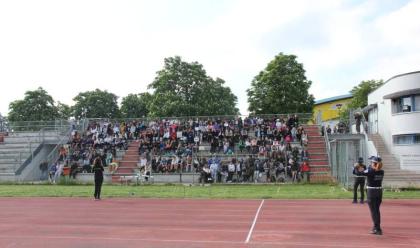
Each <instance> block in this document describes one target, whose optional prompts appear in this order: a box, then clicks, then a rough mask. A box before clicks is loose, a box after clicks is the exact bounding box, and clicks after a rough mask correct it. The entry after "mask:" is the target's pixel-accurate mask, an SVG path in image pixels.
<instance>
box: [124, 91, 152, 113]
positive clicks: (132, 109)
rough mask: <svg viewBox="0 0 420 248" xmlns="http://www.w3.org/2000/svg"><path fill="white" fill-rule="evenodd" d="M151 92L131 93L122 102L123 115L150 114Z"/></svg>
mask: <svg viewBox="0 0 420 248" xmlns="http://www.w3.org/2000/svg"><path fill="white" fill-rule="evenodd" d="M151 97H152V95H150V94H149V93H147V92H146V93H140V94H129V95H128V96H126V97H124V98H123V99H122V102H121V115H122V117H124V118H138V117H146V116H147V115H148V114H149V106H148V105H149V103H150V100H151Z"/></svg>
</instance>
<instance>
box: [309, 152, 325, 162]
mask: <svg viewBox="0 0 420 248" xmlns="http://www.w3.org/2000/svg"><path fill="white" fill-rule="evenodd" d="M312 159H325V160H326V159H328V155H327V154H326V153H314V154H309V160H312Z"/></svg>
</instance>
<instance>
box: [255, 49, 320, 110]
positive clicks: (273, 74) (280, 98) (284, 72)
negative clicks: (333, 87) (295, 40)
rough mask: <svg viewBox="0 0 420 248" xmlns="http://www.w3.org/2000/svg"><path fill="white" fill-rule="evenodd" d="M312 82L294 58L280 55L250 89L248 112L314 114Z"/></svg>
mask: <svg viewBox="0 0 420 248" xmlns="http://www.w3.org/2000/svg"><path fill="white" fill-rule="evenodd" d="M311 84H312V82H311V81H309V80H307V79H306V76H305V70H304V69H303V65H302V64H300V63H298V62H297V61H296V56H295V55H285V54H283V53H280V54H279V55H277V56H276V57H275V58H274V60H272V61H271V62H270V63H268V65H267V67H266V68H265V69H264V71H261V72H260V73H259V74H258V75H257V76H255V78H254V80H253V81H252V83H251V88H250V89H248V90H247V93H248V103H249V111H250V112H251V113H254V114H281V113H311V112H312V107H313V104H314V97H313V96H312V95H310V94H309V93H308V90H309V87H310V86H311Z"/></svg>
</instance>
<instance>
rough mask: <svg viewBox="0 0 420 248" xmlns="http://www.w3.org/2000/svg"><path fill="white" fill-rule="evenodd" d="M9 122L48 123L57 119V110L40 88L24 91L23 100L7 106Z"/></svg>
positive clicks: (51, 99) (52, 101)
mask: <svg viewBox="0 0 420 248" xmlns="http://www.w3.org/2000/svg"><path fill="white" fill-rule="evenodd" d="M9 110H10V111H9V115H8V118H9V120H10V121H48V120H55V119H56V118H59V110H58V108H57V106H55V105H54V99H53V98H52V96H50V95H49V94H48V93H47V91H45V90H44V89H43V88H42V87H39V88H38V89H37V90H34V91H26V92H25V97H24V99H23V100H16V101H13V102H11V103H10V104H9Z"/></svg>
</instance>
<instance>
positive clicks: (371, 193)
mask: <svg viewBox="0 0 420 248" xmlns="http://www.w3.org/2000/svg"><path fill="white" fill-rule="evenodd" d="M369 159H370V160H371V162H372V163H371V166H369V168H368V169H367V170H365V171H362V172H358V173H357V175H363V176H366V177H367V202H368V205H369V210H370V215H371V217H372V221H373V229H372V232H371V234H376V235H382V229H381V212H380V211H379V207H380V206H381V203H382V180H383V178H384V171H383V170H382V159H381V158H380V157H375V156H373V157H370V158H369Z"/></svg>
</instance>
